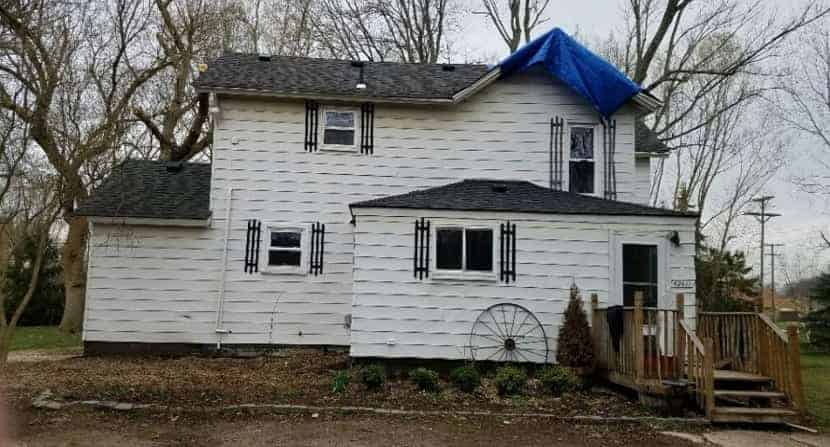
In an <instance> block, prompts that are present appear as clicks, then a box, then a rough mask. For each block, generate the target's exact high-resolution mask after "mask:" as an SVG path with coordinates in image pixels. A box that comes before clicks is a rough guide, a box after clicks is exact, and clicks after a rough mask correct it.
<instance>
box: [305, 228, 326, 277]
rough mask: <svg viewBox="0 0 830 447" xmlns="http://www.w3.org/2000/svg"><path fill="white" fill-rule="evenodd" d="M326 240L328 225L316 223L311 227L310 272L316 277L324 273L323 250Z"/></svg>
mask: <svg viewBox="0 0 830 447" xmlns="http://www.w3.org/2000/svg"><path fill="white" fill-rule="evenodd" d="M325 239H326V224H321V223H320V222H315V223H314V224H312V225H311V249H310V252H309V259H310V262H309V270H308V272H309V273H311V274H312V275H314V276H317V275H320V274H322V273H323V253H324V252H325V250H324V249H323V247H324V244H325Z"/></svg>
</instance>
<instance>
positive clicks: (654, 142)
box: [634, 120, 670, 154]
mask: <svg viewBox="0 0 830 447" xmlns="http://www.w3.org/2000/svg"><path fill="white" fill-rule="evenodd" d="M634 150H635V151H636V152H638V153H643V152H646V153H651V154H666V153H668V152H669V151H670V149H669V147H668V146H666V144H665V143H663V141H662V140H660V137H658V136H657V134H656V133H654V131H653V130H651V129H649V128H648V126H646V124H645V123H644V122H642V121H641V120H637V121H636V122H635V123H634Z"/></svg>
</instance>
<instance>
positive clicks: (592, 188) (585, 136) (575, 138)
mask: <svg viewBox="0 0 830 447" xmlns="http://www.w3.org/2000/svg"><path fill="white" fill-rule="evenodd" d="M596 127H597V126H596V125H593V124H572V125H570V142H569V145H568V183H569V187H568V191H570V192H574V193H578V194H595V193H596V191H597V183H598V180H599V177H600V176H599V172H598V171H599V170H598V169H597V167H598V166H599V163H598V160H597V155H598V154H597V149H598V148H599V147H600V141H598V138H597V129H596Z"/></svg>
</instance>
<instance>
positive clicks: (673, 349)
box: [591, 294, 804, 423]
mask: <svg viewBox="0 0 830 447" xmlns="http://www.w3.org/2000/svg"><path fill="white" fill-rule="evenodd" d="M683 301H684V300H683V295H682V294H681V295H678V296H677V308H676V309H655V308H644V307H643V306H642V295H639V294H635V299H634V302H635V304H634V306H633V307H622V308H616V309H613V311H609V309H599V308H598V305H597V302H598V300H597V298H596V296H595V295H593V296H592V297H591V306H592V315H591V323H592V338H593V341H594V350H595V358H596V370H597V371H598V373H599V374H601V375H602V376H603V377H605V378H607V379H608V380H609V381H611V382H613V383H616V384H618V385H620V386H624V387H626V388H630V389H633V390H635V391H637V392H639V393H643V394H649V395H663V394H668V391H672V394H674V393H675V392H677V391H678V390H688V392H689V393H690V395H691V396H692V397H693V398H694V401H695V402H696V403H697V405H698V407H699V408H700V410H702V411H703V413H704V414H705V415H706V417H707V418H709V419H710V420H711V421H712V422H755V423H783V422H789V421H791V420H792V419H793V418H794V417H798V416H799V415H801V414H802V413H803V412H804V394H803V390H802V385H801V364H800V353H799V341H798V330H797V328H795V327H790V328H789V329H788V332H787V333H784V332H783V331H782V330H781V329H780V328H778V327H777V326H776V325H775V324H774V323H772V322H771V321H770V320H769V318H767V317H766V316H764V315H761V314H754V313H749V312H736V313H727V312H720V313H715V312H701V313H699V314H698V316H697V322H698V325H697V328H693V327H691V326H690V325H689V323H688V322H687V321H686V320H685V319H684V315H683V308H684V307H683ZM612 312H613V313H612ZM612 328H613V331H614V333H613V334H612Z"/></svg>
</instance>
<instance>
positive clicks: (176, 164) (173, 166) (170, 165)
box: [165, 161, 184, 172]
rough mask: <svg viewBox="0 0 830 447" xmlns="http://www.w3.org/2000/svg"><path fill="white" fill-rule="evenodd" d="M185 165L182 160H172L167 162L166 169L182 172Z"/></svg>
mask: <svg viewBox="0 0 830 447" xmlns="http://www.w3.org/2000/svg"><path fill="white" fill-rule="evenodd" d="M183 167H184V164H183V163H182V162H180V161H170V162H167V164H166V165H165V169H167V172H181V170H182V168H183Z"/></svg>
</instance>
